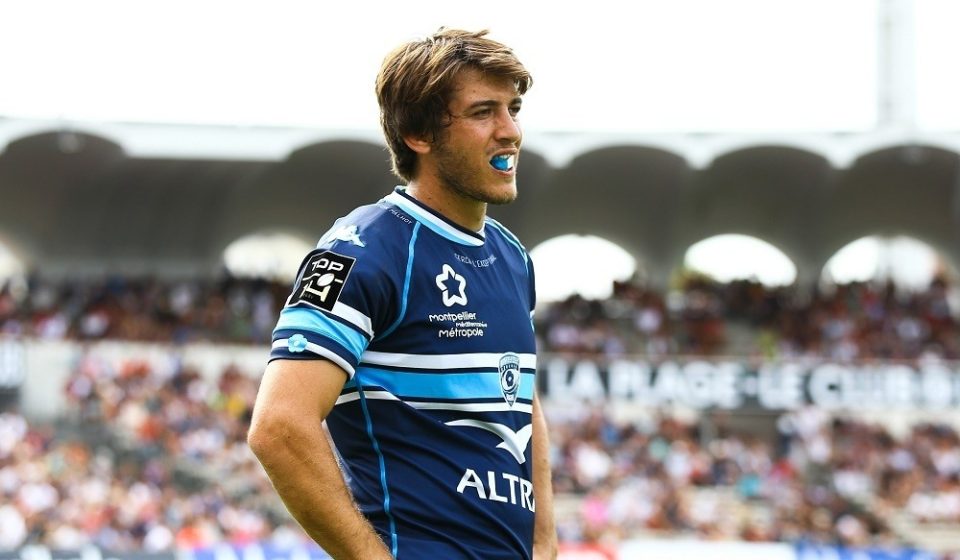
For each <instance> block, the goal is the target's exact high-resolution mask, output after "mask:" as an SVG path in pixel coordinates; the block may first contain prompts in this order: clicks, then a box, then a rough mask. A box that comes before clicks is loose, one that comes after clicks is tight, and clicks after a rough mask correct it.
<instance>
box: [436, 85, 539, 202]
mask: <svg viewBox="0 0 960 560" xmlns="http://www.w3.org/2000/svg"><path fill="white" fill-rule="evenodd" d="M520 103H521V100H520V95H519V94H518V93H517V88H516V86H515V84H514V83H513V81H512V80H510V79H509V78H504V77H499V76H490V75H485V74H483V73H482V72H480V71H479V70H475V69H466V70H463V71H461V72H460V74H459V75H458V76H457V78H456V80H455V83H454V90H453V94H452V96H451V99H450V104H449V107H448V108H449V111H450V114H451V116H452V120H451V122H450V126H448V127H447V128H445V129H443V130H442V131H441V133H440V134H439V135H438V138H437V141H436V142H435V143H434V144H433V146H432V150H431V151H432V154H433V157H434V158H435V167H436V170H437V175H438V177H437V178H438V179H439V181H440V184H441V185H442V186H443V187H445V188H447V189H449V190H451V191H453V194H456V195H459V196H461V197H464V198H468V199H471V200H477V201H480V202H486V203H490V204H506V203H508V202H513V200H514V199H516V198H517V180H516V179H517V160H518V158H519V155H520V141H521V140H522V137H523V133H522V132H521V131H520V123H519V122H518V121H517V113H518V112H519V111H520Z"/></svg>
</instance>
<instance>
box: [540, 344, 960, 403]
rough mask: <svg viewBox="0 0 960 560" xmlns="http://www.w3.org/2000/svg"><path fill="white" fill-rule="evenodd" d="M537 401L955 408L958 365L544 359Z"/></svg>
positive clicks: (959, 375)
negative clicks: (540, 395) (542, 399)
mask: <svg viewBox="0 0 960 560" xmlns="http://www.w3.org/2000/svg"><path fill="white" fill-rule="evenodd" d="M540 368H541V369H540V372H539V383H540V390H541V394H542V395H543V396H544V397H546V398H548V399H550V400H553V401H556V402H563V401H565V400H572V401H578V402H581V401H595V402H602V401H606V400H614V401H626V402H630V403H636V404H638V405H645V406H662V405H671V404H673V405H684V406H688V407H691V408H695V409H709V408H720V409H730V410H732V409H740V408H751V409H757V408H760V409H767V410H791V409H795V408H799V407H801V406H803V405H806V404H813V405H816V406H820V407H823V408H826V409H884V410H887V409H891V408H900V409H905V410H906V409H924V410H944V409H948V408H956V407H960V368H957V366H956V364H950V365H947V364H944V363H942V362H932V363H929V364H925V365H907V364H898V363H859V364H840V363H832V362H813V361H811V362H760V363H752V364H751V363H747V362H741V361H735V360H727V361H723V360H719V361H712V360H704V359H690V360H665V361H662V362H656V363H655V362H649V361H645V360H642V359H633V360H628V359H622V360H612V361H610V362H600V361H595V360H590V359H583V360H577V359H565V358H560V357H549V356H545V357H543V359H542V361H541V365H540Z"/></svg>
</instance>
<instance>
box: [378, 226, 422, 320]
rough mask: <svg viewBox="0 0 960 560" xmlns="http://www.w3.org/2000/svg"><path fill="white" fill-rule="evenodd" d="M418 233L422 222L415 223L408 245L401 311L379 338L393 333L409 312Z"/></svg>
mask: <svg viewBox="0 0 960 560" xmlns="http://www.w3.org/2000/svg"><path fill="white" fill-rule="evenodd" d="M418 233H420V222H417V223H416V224H414V226H413V233H412V234H411V235H410V244H409V245H408V246H407V273H406V276H405V277H404V279H403V295H402V296H400V297H401V298H402V301H401V302H400V313H399V314H397V320H396V321H394V322H393V324H392V325H390V326H389V327H387V329H386V330H385V331H383V333H382V334H380V336H378V337H377V338H378V339H382V338H385V337H386V336H387V335H389V334H390V333H392V332H393V331H394V329H396V328H397V327H398V326H400V322H401V321H403V317H404V316H405V315H406V314H407V296H408V295H410V278H411V276H412V275H413V251H414V249H415V248H416V247H415V246H416V243H417V234H418Z"/></svg>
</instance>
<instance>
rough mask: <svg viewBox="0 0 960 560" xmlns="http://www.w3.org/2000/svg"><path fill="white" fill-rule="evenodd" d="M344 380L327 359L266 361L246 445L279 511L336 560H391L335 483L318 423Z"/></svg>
mask: <svg viewBox="0 0 960 560" xmlns="http://www.w3.org/2000/svg"><path fill="white" fill-rule="evenodd" d="M346 380H347V373H346V372H345V371H343V369H341V368H340V367H339V366H337V365H336V364H334V363H332V362H329V361H327V360H274V361H272V362H270V364H269V365H268V366H267V369H266V372H265V373H264V375H263V380H262V381H261V384H260V391H259V393H258V394H257V402H256V405H255V406H254V410H253V419H252V421H251V424H250V432H249V434H248V435H247V442H248V443H249V445H250V448H251V449H252V450H253V452H254V454H255V455H256V456H257V458H258V459H259V460H260V463H261V464H262V465H263V468H264V470H266V472H267V475H268V476H269V477H270V480H271V482H272V483H273V487H274V488H275V489H276V490H277V493H278V494H279V495H280V498H281V499H282V500H283V502H284V504H286V506H287V509H288V510H289V511H290V513H291V514H292V515H293V517H294V518H295V519H296V520H297V522H298V523H300V525H301V526H302V527H303V528H304V530H305V531H306V532H307V534H308V535H310V537H311V538H313V540H315V541H316V542H317V544H319V545H320V546H321V547H323V549H324V550H325V551H326V552H327V553H328V554H330V556H332V557H333V558H336V559H338V560H340V559H343V560H353V559H356V560H377V559H388V558H392V556H391V554H390V552H389V551H388V550H387V548H386V547H385V545H384V544H383V541H381V540H380V538H379V537H378V536H377V533H376V532H375V531H374V529H373V526H371V525H370V523H369V522H368V521H367V520H366V519H365V518H364V517H363V515H362V514H361V513H360V512H359V510H358V509H357V507H356V504H355V503H354V501H353V498H352V497H351V495H350V492H349V490H348V489H347V486H346V484H345V483H344V481H343V475H342V474H341V472H340V467H339V466H338V465H337V460H336V456H335V455H334V453H333V449H331V447H330V443H329V441H328V440H327V436H326V433H325V432H324V431H323V428H322V426H321V422H322V420H323V419H324V418H326V417H327V415H328V414H329V413H330V410H331V409H332V408H333V405H334V403H335V402H336V400H337V397H338V396H339V394H340V390H341V389H342V388H343V384H344V382H346Z"/></svg>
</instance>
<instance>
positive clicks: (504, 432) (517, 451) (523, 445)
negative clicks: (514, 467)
mask: <svg viewBox="0 0 960 560" xmlns="http://www.w3.org/2000/svg"><path fill="white" fill-rule="evenodd" d="M446 424H447V426H466V427H468V428H480V429H481V430H486V431H488V432H490V433H492V434H496V435H497V436H499V437H500V439H502V440H503V441H502V442H501V443H500V444H498V445H497V449H505V450H507V451H508V452H510V454H511V455H513V458H514V459H516V460H517V463H520V464H521V465H522V464H524V463H526V462H527V457H526V456H525V455H524V454H523V452H524V451H526V449H527V445H529V443H530V438H532V437H533V424H527V425H526V426H524V427H522V428H520V430H519V431H517V432H514V431H513V430H511V429H510V428H508V427H507V426H504V425H503V424H497V423H495V422H484V421H482V420H474V419H472V418H466V419H463V420H453V421H450V422H447V423H446Z"/></svg>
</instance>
